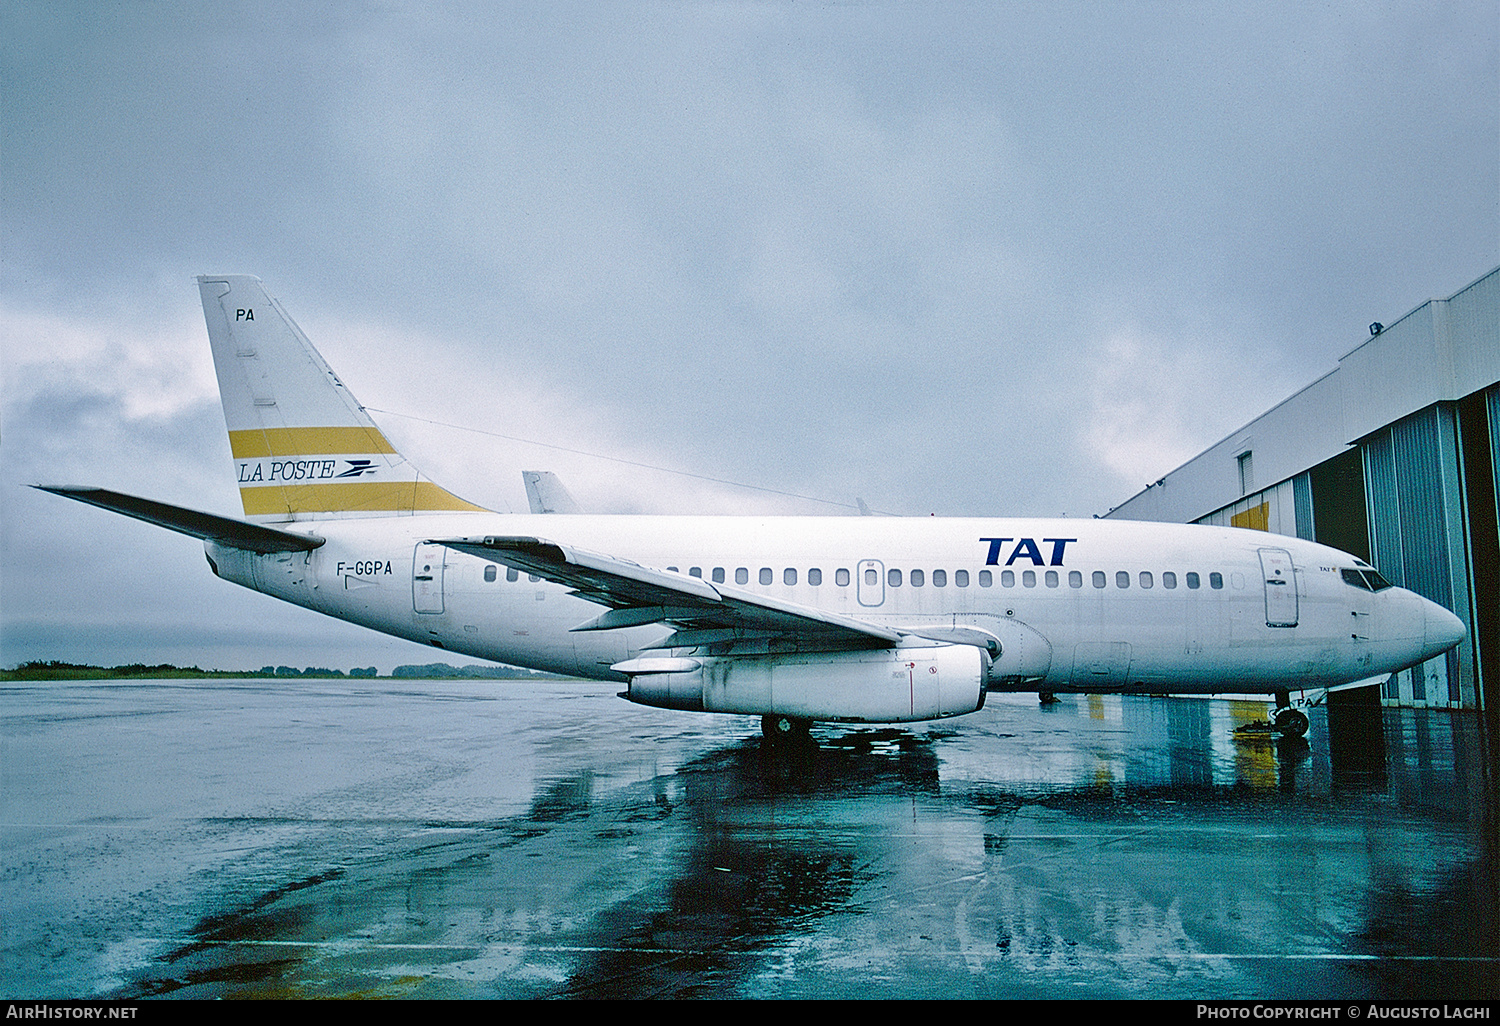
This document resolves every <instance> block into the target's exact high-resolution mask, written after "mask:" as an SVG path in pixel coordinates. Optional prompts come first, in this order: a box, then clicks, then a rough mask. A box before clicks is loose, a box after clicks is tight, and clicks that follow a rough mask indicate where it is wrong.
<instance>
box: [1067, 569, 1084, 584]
mask: <svg viewBox="0 0 1500 1026" xmlns="http://www.w3.org/2000/svg"><path fill="white" fill-rule="evenodd" d="M1068 587H1070V588H1082V587H1083V574H1082V573H1081V572H1080V571H1078V570H1069V571H1068Z"/></svg>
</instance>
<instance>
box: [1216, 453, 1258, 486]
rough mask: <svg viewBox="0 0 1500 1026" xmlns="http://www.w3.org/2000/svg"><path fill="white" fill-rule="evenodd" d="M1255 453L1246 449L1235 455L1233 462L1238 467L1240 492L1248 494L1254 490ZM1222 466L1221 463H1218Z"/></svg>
mask: <svg viewBox="0 0 1500 1026" xmlns="http://www.w3.org/2000/svg"><path fill="white" fill-rule="evenodd" d="M1254 457H1255V454H1254V453H1252V452H1251V451H1250V450H1248V449H1246V450H1245V451H1244V452H1242V453H1240V454H1239V455H1238V456H1236V457H1235V458H1234V459H1235V462H1236V463H1238V464H1239V468H1240V494H1241V495H1249V494H1250V493H1251V492H1253V491H1255V458H1254ZM1219 465H1220V466H1223V464H1222V463H1221V464H1219Z"/></svg>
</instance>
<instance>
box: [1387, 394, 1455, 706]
mask: <svg viewBox="0 0 1500 1026" xmlns="http://www.w3.org/2000/svg"><path fill="white" fill-rule="evenodd" d="M1360 447H1361V449H1362V451H1363V454H1364V464H1365V481H1366V488H1367V499H1368V507H1369V522H1370V546H1371V555H1372V559H1371V560H1370V561H1371V562H1372V563H1373V564H1374V565H1375V567H1376V568H1377V569H1378V570H1379V571H1380V572H1381V573H1382V574H1384V575H1385V576H1386V578H1387V579H1389V580H1390V581H1391V583H1393V584H1399V585H1401V586H1402V587H1404V588H1410V589H1411V590H1412V591H1414V592H1416V593H1417V594H1419V595H1422V596H1424V597H1426V598H1430V599H1432V600H1433V601H1434V602H1439V603H1441V604H1442V605H1444V606H1447V607H1448V608H1449V609H1451V610H1453V611H1454V612H1455V613H1457V614H1458V616H1459V617H1461V618H1463V619H1464V620H1465V621H1471V617H1470V615H1469V593H1468V583H1467V578H1468V573H1467V563H1466V555H1465V552H1466V549H1465V533H1464V507H1463V499H1462V494H1461V492H1460V489H1459V480H1458V467H1459V460H1458V451H1457V450H1458V434H1457V426H1456V423H1455V419H1454V410H1453V407H1452V406H1451V404H1446V403H1439V404H1437V405H1435V406H1430V407H1428V408H1427V409H1425V410H1422V411H1421V412H1419V413H1415V414H1413V415H1411V416H1410V417H1405V418H1403V419H1401V420H1399V421H1397V422H1396V423H1394V424H1392V425H1390V426H1389V427H1386V428H1383V429H1382V430H1380V431H1377V432H1376V433H1375V434H1373V435H1370V436H1369V437H1367V438H1365V439H1363V440H1362V441H1361V446H1360ZM1464 644H1465V645H1467V644H1468V642H1465V643H1464ZM1461 655H1462V656H1463V657H1462V658H1460V656H1461ZM1468 662H1469V660H1468V658H1467V653H1461V652H1459V651H1455V652H1452V653H1449V655H1448V656H1447V657H1445V658H1442V659H1434V660H1432V661H1431V662H1429V663H1426V664H1424V665H1423V666H1421V667H1417V668H1415V669H1414V670H1411V671H1403V672H1402V673H1400V674H1398V675H1397V676H1396V678H1395V679H1394V680H1393V681H1392V682H1391V683H1390V684H1388V685H1387V686H1386V695H1385V697H1386V698H1388V699H1399V700H1400V701H1402V703H1403V704H1405V703H1407V702H1410V703H1413V704H1419V705H1420V704H1436V705H1449V704H1455V705H1456V704H1460V703H1462V704H1466V705H1472V704H1473V702H1474V681H1473V680H1472V674H1470V673H1468V672H1466V670H1465V667H1466V666H1467V664H1468ZM1465 678H1469V679H1465Z"/></svg>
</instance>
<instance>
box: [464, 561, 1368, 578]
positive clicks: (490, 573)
mask: <svg viewBox="0 0 1500 1026" xmlns="http://www.w3.org/2000/svg"><path fill="white" fill-rule="evenodd" d="M1347 572H1348V571H1345V573H1347ZM495 577H496V573H495V564H494V563H491V564H490V565H489V566H487V567H485V568H484V579H485V580H486V581H493V580H494V579H495Z"/></svg>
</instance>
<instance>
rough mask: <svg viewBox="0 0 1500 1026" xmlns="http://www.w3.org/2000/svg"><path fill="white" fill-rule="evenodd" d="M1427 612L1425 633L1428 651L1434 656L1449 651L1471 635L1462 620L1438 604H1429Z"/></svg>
mask: <svg viewBox="0 0 1500 1026" xmlns="http://www.w3.org/2000/svg"><path fill="white" fill-rule="evenodd" d="M1426 612H1427V615H1426V621H1427V624H1426V629H1425V631H1424V632H1423V633H1424V640H1425V642H1426V648H1427V651H1428V652H1430V653H1431V654H1432V655H1437V654H1438V653H1439V652H1446V651H1448V650H1449V649H1450V648H1452V647H1453V646H1454V645H1457V644H1458V643H1459V642H1460V641H1462V640H1464V637H1465V636H1466V635H1467V634H1468V633H1469V632H1468V630H1467V629H1466V628H1465V627H1464V622H1463V621H1462V620H1460V619H1459V618H1458V617H1456V616H1454V615H1453V614H1452V613H1450V612H1448V610H1446V609H1444V608H1443V607H1442V606H1440V605H1438V604H1437V603H1436V602H1428V603H1427V605H1426Z"/></svg>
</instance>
